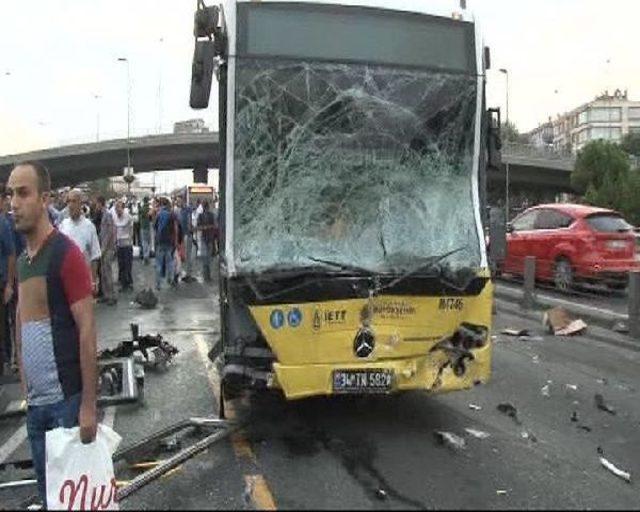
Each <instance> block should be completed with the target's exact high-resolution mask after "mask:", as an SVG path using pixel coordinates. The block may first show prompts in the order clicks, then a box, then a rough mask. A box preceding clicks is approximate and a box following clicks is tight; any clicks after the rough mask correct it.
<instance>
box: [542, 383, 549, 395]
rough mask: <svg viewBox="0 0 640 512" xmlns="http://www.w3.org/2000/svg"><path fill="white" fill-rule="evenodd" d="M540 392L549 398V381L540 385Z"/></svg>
mask: <svg viewBox="0 0 640 512" xmlns="http://www.w3.org/2000/svg"><path fill="white" fill-rule="evenodd" d="M540 392H541V393H542V396H544V397H547V398H549V397H550V396H551V393H550V392H549V383H547V384H545V385H544V386H542V389H541V390H540Z"/></svg>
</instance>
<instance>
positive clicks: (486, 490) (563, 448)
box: [0, 283, 640, 510]
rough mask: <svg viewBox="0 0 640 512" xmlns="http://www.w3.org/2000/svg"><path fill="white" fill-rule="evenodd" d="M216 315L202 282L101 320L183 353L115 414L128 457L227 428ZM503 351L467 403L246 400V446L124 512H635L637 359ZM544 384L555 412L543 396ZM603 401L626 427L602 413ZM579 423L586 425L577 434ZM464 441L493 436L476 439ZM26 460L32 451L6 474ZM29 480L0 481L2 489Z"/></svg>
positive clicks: (614, 352) (3, 435) (6, 425)
mask: <svg viewBox="0 0 640 512" xmlns="http://www.w3.org/2000/svg"><path fill="white" fill-rule="evenodd" d="M216 301H217V296H216V295H215V287H207V286H204V285H203V284H201V283H193V284H189V285H186V284H185V285H181V286H180V288H179V289H178V291H177V292H175V293H171V292H162V294H161V298H160V304H159V306H158V308H157V309H155V310H153V311H142V310H139V309H138V308H137V306H133V305H131V304H129V303H127V301H125V300H121V301H120V303H119V305H118V306H117V308H111V309H110V308H107V307H106V306H101V305H100V306H98V308H97V311H98V319H99V320H98V324H99V330H100V345H101V346H102V347H105V346H112V345H115V344H116V343H117V342H118V341H119V340H121V339H126V338H128V337H129V326H128V324H129V322H132V321H136V322H139V323H140V326H141V333H143V334H144V333H147V332H161V333H162V334H164V335H165V337H166V338H167V339H168V340H170V341H171V342H172V343H174V344H176V345H177V346H178V348H179V349H180V350H181V353H180V354H179V356H178V358H177V360H176V364H175V366H173V367H172V368H170V369H169V370H168V371H167V373H165V374H153V373H147V382H146V386H145V387H146V392H145V393H146V405H145V406H143V407H141V406H120V407H118V408H111V411H112V412H110V413H109V414H110V416H111V418H110V419H111V420H113V422H114V423H113V424H114V428H115V430H116V431H117V432H119V433H120V434H121V435H122V436H123V446H127V445H128V444H130V443H132V442H134V441H136V440H138V439H140V438H142V437H143V436H145V435H146V434H148V433H150V432H151V431H155V430H157V429H159V428H161V427H162V426H165V425H168V424H171V423H173V422H176V421H178V420H180V419H183V418H185V417H189V416H194V415H215V414H216V411H217V403H216V398H215V393H214V390H215V386H214V385H213V384H214V383H215V378H216V375H215V372H214V371H213V369H212V368H211V365H209V364H207V363H206V358H204V357H203V356H204V353H205V352H206V350H207V348H208V347H209V346H211V344H212V343H214V342H215V340H216V339H217V336H218V324H219V319H218V313H217V308H216V307H215V304H216ZM504 327H520V328H529V329H531V330H533V331H538V330H540V327H539V324H537V323H534V322H531V321H528V320H524V319H522V318H520V317H515V316H508V315H505V314H503V313H500V314H499V316H498V317H496V318H495V330H494V331H495V332H499V330H500V329H501V328H504ZM540 334H542V332H541V333H540ZM494 342H495V352H494V374H493V379H492V381H491V382H490V383H489V384H488V385H486V386H483V387H476V388H474V389H472V390H470V391H468V392H459V393H453V394H448V395H440V396H428V395H426V394H423V393H409V394H404V395H397V396H390V397H364V398H363V397H360V398H351V397H343V398H339V399H335V398H331V399H328V398H318V399H313V400H305V401H301V402H295V403H287V402H285V401H284V400H283V399H282V398H280V397H279V396H278V395H276V394H261V395H254V396H252V397H250V398H248V399H245V400H236V401H234V402H233V403H232V404H231V405H232V410H231V413H232V414H235V416H236V418H246V419H247V421H248V423H247V426H246V427H245V429H244V430H243V432H242V433H241V434H240V435H237V436H235V437H234V438H233V439H232V440H230V441H223V442H221V443H220V444H219V445H215V446H213V447H212V448H210V449H209V450H208V451H207V452H204V453H202V454H201V455H199V456H197V457H195V458H194V459H192V460H191V461H189V462H187V463H185V464H183V465H182V467H181V468H180V469H179V470H178V471H177V472H175V473H174V474H172V475H171V476H169V477H167V478H164V479H161V480H159V481H156V482H154V483H152V484H150V485H149V486H148V487H146V488H144V489H143V490H142V491H140V492H139V493H136V494H134V495H132V496H131V497H130V498H128V499H127V500H125V501H123V502H122V503H121V508H123V509H163V510H166V509H220V508H224V509H228V508H235V509H253V508H272V507H273V508H281V509H292V508H301V509H316V508H338V509H371V508H373V509H407V508H409V509H424V508H439V509H440V508H447V509H449V508H451V509H454V508H455V509H485V508H488V509H515V508H570V509H585V508H605V509H619V508H632V509H638V508H640V500H639V497H640V493H639V491H638V488H637V482H635V481H634V480H633V479H634V478H635V477H636V476H637V475H638V474H640V456H639V455H640V400H639V399H638V398H639V397H638V389H640V376H639V372H638V363H639V362H640V361H639V360H640V354H639V353H638V352H636V351H629V350H626V349H623V348H618V347H615V346H612V345H609V344H606V343H601V342H598V341H596V340H594V339H592V338H589V337H587V336H581V337H576V338H571V339H559V338H554V337H551V336H546V335H545V336H544V340H543V341H529V342H524V341H517V340H516V339H514V338H508V337H505V336H502V335H500V334H498V335H497V336H496V339H495V340H494ZM547 384H548V385H549V388H548V389H549V396H548V397H546V396H543V394H542V392H541V389H542V388H543V387H544V386H545V385H547ZM567 385H570V386H572V387H571V388H570V387H567ZM573 386H575V387H576V388H575V389H573ZM596 393H601V394H602V395H603V396H604V397H605V399H606V400H607V402H608V403H610V404H611V406H612V407H614V408H615V409H616V411H617V414H616V415H611V414H608V413H606V412H603V411H600V410H598V409H597V408H596V407H595V405H594V395H595V394H596ZM501 403H510V404H512V405H513V406H515V407H516V408H517V411H518V418H519V422H520V424H517V423H516V421H514V419H513V418H511V417H508V416H507V415H505V414H503V413H501V412H499V411H498V410H497V406H498V405H499V404H501ZM469 404H475V405H478V406H480V407H481V408H482V409H481V410H472V409H470V408H469ZM574 411H576V413H577V416H578V422H572V421H571V416H572V413H573V412H574ZM114 412H115V415H114V414H113V413H114ZM21 425H22V421H21V420H13V421H4V422H2V423H0V456H1V455H2V454H3V453H6V451H7V450H6V447H7V446H8V445H11V442H15V439H19V435H18V434H19V431H20V428H21ZM581 427H586V428H587V429H590V431H587V430H585V429H583V428H581ZM466 428H471V429H476V430H480V431H483V432H485V433H487V434H489V437H487V438H484V439H478V438H475V437H473V436H471V435H470V434H468V433H466V432H465V429H466ZM435 431H444V432H451V433H453V434H456V435H458V436H460V437H462V438H464V439H465V447H464V448H460V449H454V448H451V447H450V446H448V445H442V444H440V443H439V442H438V441H437V439H436V437H435V436H434V432H435ZM16 436H18V437H17V438H16ZM524 436H526V438H525V437H524ZM12 439H13V441H12ZM598 447H600V448H601V449H602V450H603V451H604V454H605V457H606V458H607V459H608V460H610V461H611V462H612V463H614V464H616V465H617V466H619V467H620V468H622V469H624V470H626V471H629V472H631V474H632V482H633V483H631V484H628V483H626V482H624V481H623V480H621V479H619V478H617V477H616V476H614V475H613V474H611V473H609V472H608V471H607V470H606V469H604V468H603V467H602V466H601V465H600V462H599V455H598V452H597V449H598ZM3 449H4V450H5V451H4V452H3V451H2V450H3ZM168 455H170V454H167V455H165V457H166V456H168ZM25 456H28V448H27V446H26V443H25V442H22V443H20V444H19V445H18V446H17V449H16V450H14V451H12V453H10V454H9V456H8V459H9V460H12V459H17V458H21V457H25ZM116 472H117V477H118V479H128V478H131V476H132V475H133V474H134V473H133V472H132V471H130V470H128V469H127V468H126V467H123V466H122V465H119V466H117V468H116ZM27 475H28V472H21V471H17V470H11V471H5V472H0V481H7V480H11V479H14V478H22V477H25V476H27ZM33 493H34V489H33V488H23V489H20V490H11V491H6V490H5V491H0V504H1V505H2V506H5V507H7V508H9V507H11V508H14V507H23V506H24V505H25V504H26V503H27V502H28V500H29V498H30V496H32V495H33Z"/></svg>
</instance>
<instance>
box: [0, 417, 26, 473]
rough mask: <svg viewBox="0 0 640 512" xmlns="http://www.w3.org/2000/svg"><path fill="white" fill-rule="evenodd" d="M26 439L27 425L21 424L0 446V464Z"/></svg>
mask: <svg viewBox="0 0 640 512" xmlns="http://www.w3.org/2000/svg"><path fill="white" fill-rule="evenodd" d="M26 439H27V426H26V425H22V426H21V427H20V428H19V429H18V430H16V431H15V432H14V433H13V435H12V436H11V437H10V438H9V439H7V441H6V442H5V443H4V444H3V445H2V446H0V464H2V463H3V462H5V461H6V460H7V459H8V458H9V457H10V456H11V454H12V453H13V452H15V451H16V450H17V449H18V447H19V446H20V445H21V444H22V443H23V442H24V441H25V440H26Z"/></svg>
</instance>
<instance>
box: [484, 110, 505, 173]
mask: <svg viewBox="0 0 640 512" xmlns="http://www.w3.org/2000/svg"><path fill="white" fill-rule="evenodd" d="M487 117H488V120H489V127H488V130H487V137H488V139H489V140H488V141H487V153H488V162H487V164H488V167H489V169H492V170H495V171H499V170H501V168H502V153H501V149H502V138H501V136H500V125H501V120H500V109H499V108H490V109H489V110H487Z"/></svg>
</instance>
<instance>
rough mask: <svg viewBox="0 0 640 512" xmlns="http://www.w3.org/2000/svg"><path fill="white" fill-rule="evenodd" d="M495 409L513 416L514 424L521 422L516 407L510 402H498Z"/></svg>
mask: <svg viewBox="0 0 640 512" xmlns="http://www.w3.org/2000/svg"><path fill="white" fill-rule="evenodd" d="M497 409H498V411H500V412H501V413H502V414H506V415H507V416H509V417H510V418H513V421H515V422H516V424H518V425H520V424H521V422H520V419H519V418H518V409H516V408H515V407H514V406H513V405H512V404H510V403H504V404H499V405H498V407H497Z"/></svg>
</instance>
